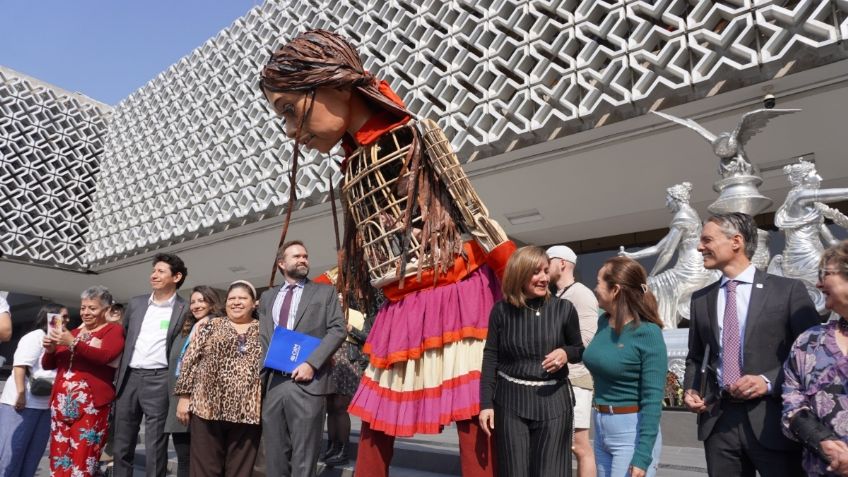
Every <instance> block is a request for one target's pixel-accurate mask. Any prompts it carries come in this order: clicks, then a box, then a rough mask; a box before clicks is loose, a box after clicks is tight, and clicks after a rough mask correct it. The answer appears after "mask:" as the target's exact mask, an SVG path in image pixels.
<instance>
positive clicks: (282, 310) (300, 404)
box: [259, 240, 347, 476]
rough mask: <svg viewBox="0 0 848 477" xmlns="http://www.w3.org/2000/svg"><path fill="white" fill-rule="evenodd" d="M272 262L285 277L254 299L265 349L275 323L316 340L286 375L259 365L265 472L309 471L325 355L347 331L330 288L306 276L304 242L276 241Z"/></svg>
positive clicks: (320, 420)
mask: <svg viewBox="0 0 848 477" xmlns="http://www.w3.org/2000/svg"><path fill="white" fill-rule="evenodd" d="M277 267H278V268H279V270H280V271H281V272H282V274H283V277H284V278H285V281H284V282H283V284H282V285H280V286H276V287H273V288H270V289H269V290H266V291H265V292H264V293H263V294H262V297H261V298H260V299H259V320H260V338H261V341H262V347H263V349H264V351H265V352H267V351H268V345H269V343H270V341H271V336H272V335H273V334H274V330H275V329H276V327H278V326H280V327H285V328H286V329H289V330H293V331H296V332H298V333H304V334H307V335H311V336H314V337H316V338H319V339H320V340H321V344H320V345H319V346H318V347H317V348H316V349H315V351H313V352H312V353H311V354H310V355H309V357H308V358H307V359H306V361H305V362H303V363H301V364H300V365H299V366H298V367H297V368H295V370H294V371H293V372H292V373H291V374H289V373H285V372H282V371H277V370H274V369H270V368H265V369H264V370H263V373H262V378H263V383H264V389H265V398H264V401H263V403H262V439H263V441H264V446H265V464H266V469H267V472H266V475H286V476H290V475H295V476H312V475H315V469H316V464H317V462H318V452H319V450H320V448H321V434H322V429H323V424H324V413H325V409H324V406H325V396H326V395H328V394H332V393H333V392H334V389H333V385H332V380H331V379H330V367H331V363H330V361H331V360H330V358H331V357H332V356H333V353H335V351H336V349H337V348H338V347H339V346H341V344H342V342H343V341H344V339H345V338H346V336H347V333H346V331H345V321H344V318H343V316H342V312H341V307H340V306H339V300H338V298H337V295H336V290H335V288H333V287H332V286H329V285H322V284H318V283H315V282H313V281H310V280H309V279H308V278H306V277H307V275H308V274H309V254H308V252H307V251H306V247H305V246H304V245H303V242H300V241H298V240H292V241H290V242H286V243H284V244H283V245H281V246H280V248H279V249H278V250H277ZM307 309H308V311H309V312H308V313H307Z"/></svg>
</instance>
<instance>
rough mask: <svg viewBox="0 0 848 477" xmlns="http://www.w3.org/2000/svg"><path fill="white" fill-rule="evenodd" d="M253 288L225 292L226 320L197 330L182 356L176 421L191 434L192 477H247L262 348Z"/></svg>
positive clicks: (255, 435) (237, 286) (235, 286)
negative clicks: (187, 427) (184, 426)
mask: <svg viewBox="0 0 848 477" xmlns="http://www.w3.org/2000/svg"><path fill="white" fill-rule="evenodd" d="M255 310H256V289H255V288H254V287H253V285H251V284H250V283H249V282H246V281H244V280H238V281H235V282H233V283H232V284H231V285H230V288H229V290H227V301H226V313H227V317H226V318H213V319H210V320H209V321H208V323H207V324H206V326H204V327H203V328H201V329H200V330H199V332H198V334H197V337H196V338H195V339H194V341H192V342H191V344H189V346H188V350H187V351H186V354H185V356H184V357H183V361H182V366H181V369H180V376H179V378H178V379H177V384H176V387H175V388H174V393H175V394H178V395H179V396H180V400H179V403H178V404H177V419H178V420H179V421H180V422H182V423H183V425H188V426H189V429H190V432H191V451H190V472H191V475H192V476H195V477H201V476H227V477H230V476H245V477H247V476H250V475H252V474H253V464H254V462H255V460H256V452H257V450H258V449H259V437H260V434H261V432H260V429H261V428H260V419H261V412H260V408H261V388H262V387H261V385H260V380H259V371H260V369H261V366H262V348H261V346H260V343H259V321H258V320H256V318H255Z"/></svg>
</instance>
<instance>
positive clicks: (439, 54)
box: [83, 0, 848, 266]
mask: <svg viewBox="0 0 848 477" xmlns="http://www.w3.org/2000/svg"><path fill="white" fill-rule="evenodd" d="M846 12H848V4H846V2H845V1H844V0H794V1H791V2H789V1H772V0H715V1H713V0H653V1H648V0H626V1H625V0H444V1H441V0H423V1H420V0H415V1H413V0H320V1H318V0H298V1H268V2H266V3H265V4H263V5H262V6H260V7H256V8H254V9H252V10H250V11H249V12H248V13H247V14H246V15H245V16H244V17H242V18H240V19H239V20H237V21H236V22H235V23H233V24H232V25H231V26H230V27H228V28H227V29H225V30H224V31H222V32H221V33H220V34H218V35H217V36H215V37H214V38H212V39H210V40H208V41H207V42H206V43H204V44H203V45H202V46H201V47H199V48H198V49H197V50H195V51H194V52H193V53H191V54H190V55H188V56H186V57H185V58H183V59H182V60H180V61H179V62H178V63H177V64H174V65H173V66H172V67H170V68H169V69H168V70H167V71H164V72H162V73H161V74H160V75H159V76H157V77H156V78H154V79H153V80H152V81H150V82H149V83H148V84H147V85H146V86H144V87H143V88H141V89H140V90H138V91H137V92H135V93H133V94H132V95H131V96H129V97H128V98H126V99H125V100H124V101H122V102H121V103H120V104H119V105H118V106H117V107H116V110H115V114H114V117H113V119H112V120H111V121H110V123H109V128H108V132H107V133H106V135H105V137H104V139H103V140H104V142H105V152H104V153H103V154H102V156H101V171H100V175H99V179H98V188H97V192H96V193H95V194H94V198H93V199H94V202H95V206H94V207H93V209H92V212H91V216H90V224H91V225H90V231H89V234H88V238H87V246H86V251H87V255H86V257H85V258H84V259H83V261H85V262H88V263H91V264H93V265H95V266H100V265H103V264H105V263H108V262H110V261H114V260H116V259H120V258H122V257H126V256H130V255H134V254H137V253H139V252H143V251H146V250H153V249H157V248H160V247H162V246H164V245H168V244H172V243H177V242H182V241H186V240H191V239H194V238H196V237H199V236H204V235H208V234H211V233H214V232H216V231H220V230H224V229H228V228H232V227H237V226H240V225H243V224H246V223H251V222H256V221H259V220H262V219H264V218H266V217H270V216H275V215H278V214H280V213H281V211H282V210H283V208H284V205H285V203H286V200H287V197H288V191H289V187H290V184H289V183H288V179H287V176H286V172H287V170H288V161H289V158H290V157H291V144H290V143H289V142H288V141H284V140H283V138H282V135H281V134H280V128H281V124H280V121H279V120H278V119H276V118H275V117H274V116H273V114H272V113H271V111H270V109H269V108H268V106H267V105H266V104H265V101H264V100H263V98H262V97H261V94H260V92H259V90H258V88H257V77H258V72H259V70H260V68H261V66H262V65H263V64H264V63H265V62H266V60H267V58H268V56H269V54H270V52H271V50H272V49H273V48H275V47H276V46H277V45H279V44H280V43H281V42H282V41H283V40H284V39H287V38H290V37H291V36H293V35H294V34H295V33H297V32H299V31H302V30H303V29H305V28H307V27H311V28H326V29H329V30H334V31H338V32H340V33H342V34H344V35H345V36H347V37H348V38H350V39H351V40H352V41H353V43H355V44H356V45H357V47H358V49H359V50H360V52H361V54H362V56H363V57H364V58H365V67H366V68H367V69H368V70H370V71H372V72H374V73H375V74H377V75H378V76H380V77H382V78H384V79H386V80H387V81H388V82H389V83H390V84H391V85H392V86H393V87H394V88H395V89H396V90H397V92H398V93H399V94H400V95H401V97H402V98H403V99H404V100H405V101H406V103H407V105H408V106H409V108H410V109H411V110H412V111H414V112H416V113H418V114H419V115H421V116H424V117H430V118H434V119H437V120H438V121H439V122H440V124H441V125H442V127H443V128H444V129H445V130H446V133H447V134H448V136H449V137H451V138H452V139H453V144H454V146H455V147H456V149H457V150H458V151H459V153H460V156H461V158H462V160H479V159H482V158H485V157H487V156H491V155H494V154H498V153H501V152H504V151H507V150H510V149H514V148H517V147H522V146H525V145H528V144H532V143H537V142H540V141H545V140H548V139H551V138H555V137H561V136H563V135H567V134H572V133H575V132H578V131H581V130H585V129H590V128H593V127H597V126H599V125H602V124H607V123H609V122H612V121H618V120H622V119H626V118H629V117H634V116H638V115H641V114H644V113H645V112H646V111H647V110H648V109H649V108H652V107H661V108H666V107H669V106H672V105H675V104H679V103H682V102H685V101H689V100H692V99H697V98H701V97H704V96H706V95H708V94H715V91H714V90H715V88H714V86H715V85H716V84H717V83H718V82H719V81H722V82H724V86H723V88H722V90H723V91H724V90H727V89H730V88H735V87H740V86H744V85H747V84H752V83H755V82H758V81H764V80H768V79H770V78H771V76H772V75H774V74H775V73H776V72H777V71H781V72H782V74H786V73H791V72H793V71H797V70H798V69H803V68H809V67H812V66H817V65H820V64H824V63H828V62H832V61H836V60H839V59H844V58H845V57H846V53H845V50H844V49H843V48H841V47H840V46H839V42H841V41H843V40H844V39H845V36H846V34H848V26H846V25H848V19H846V18H848V13H846ZM660 99H662V101H658V100H660ZM329 176H332V180H333V181H338V180H339V179H340V174H339V172H338V167H337V165H336V163H335V161H333V160H328V158H327V157H326V156H319V155H316V154H306V155H305V156H304V157H303V161H302V169H301V172H300V174H299V176H298V178H297V183H296V184H295V187H297V188H298V195H299V197H301V198H302V200H303V202H302V203H301V204H298V206H299V207H303V206H308V205H310V204H313V203H318V202H323V201H326V200H327V180H328V177H329Z"/></svg>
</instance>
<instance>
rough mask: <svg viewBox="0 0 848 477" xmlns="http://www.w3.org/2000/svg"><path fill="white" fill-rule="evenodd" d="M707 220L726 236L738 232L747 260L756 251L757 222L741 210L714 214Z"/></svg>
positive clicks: (729, 236) (728, 236)
mask: <svg viewBox="0 0 848 477" xmlns="http://www.w3.org/2000/svg"><path fill="white" fill-rule="evenodd" d="M707 222H712V223H714V224H716V225H718V226H719V227H720V228H721V231H722V232H724V235H725V236H727V238H731V237H733V236H734V235H736V234H739V235H740V236H741V237H742V242H743V246H744V248H745V256H746V257H748V260H750V259H751V258H753V257H754V252H756V251H757V223H756V222H754V218H753V217H751V216H750V215H748V214H743V213H742V212H730V213H724V214H715V215H713V216H711V217H710V218H709V219H707Z"/></svg>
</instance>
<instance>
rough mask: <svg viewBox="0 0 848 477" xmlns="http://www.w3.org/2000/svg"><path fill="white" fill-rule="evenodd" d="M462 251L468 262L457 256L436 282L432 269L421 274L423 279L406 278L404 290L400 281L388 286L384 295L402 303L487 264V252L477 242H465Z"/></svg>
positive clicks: (463, 276)
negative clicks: (420, 292) (405, 299)
mask: <svg viewBox="0 0 848 477" xmlns="http://www.w3.org/2000/svg"><path fill="white" fill-rule="evenodd" d="M462 249H463V250H464V251H465V255H466V256H467V257H468V261H466V260H465V259H464V258H463V257H462V256H461V255H460V256H457V257H456V259H454V261H453V266H451V268H450V269H448V271H447V272H445V273H441V274H439V276H438V278H436V279H435V280H434V276H435V273H436V272H435V271H434V270H433V269H432V268H428V269H426V270H424V271H422V272H421V278H419V277H418V275H412V276H408V277H406V278H405V279H404V283H403V288H400V281H397V282H394V283H391V284H389V285H386V286H385V287H383V295H384V296H385V297H386V299H387V300H389V301H400V300H402V299H403V297H405V296H406V295H409V294H411V293H415V292H418V291H421V290H429V289H432V288H438V287H440V286H444V285H450V284H451V283H456V282H458V281H460V280H462V279H463V278H465V277H467V276H468V275H470V274H471V272H473V271H474V270H477V269H478V268H480V267H481V266H482V265H484V264H485V263H486V252H485V251H483V248H482V247H480V245H479V244H478V243H477V242H476V241H474V240H469V241H468V242H465V243H464V244H462Z"/></svg>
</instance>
